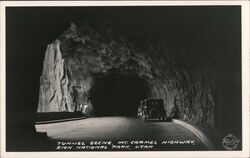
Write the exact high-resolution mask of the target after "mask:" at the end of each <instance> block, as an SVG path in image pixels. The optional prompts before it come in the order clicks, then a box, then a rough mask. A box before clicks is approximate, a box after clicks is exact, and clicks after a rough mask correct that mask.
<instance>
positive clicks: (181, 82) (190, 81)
mask: <svg viewBox="0 0 250 158" xmlns="http://www.w3.org/2000/svg"><path fill="white" fill-rule="evenodd" d="M181 56H182V55H180V54H178V53H175V52H171V51H170V50H168V48H167V47H166V46H165V45H164V44H159V43H154V42H145V44H144V48H143V49H140V48H139V47H137V46H136V45H135V44H134V43H133V44H132V43H131V42H130V40H129V39H128V38H126V37H125V36H123V35H122V33H120V32H118V31H116V29H115V28H114V27H113V26H112V25H109V24H100V23H82V24H80V25H79V26H76V25H75V24H73V23H72V24H71V26H70V27H69V29H68V30H66V31H65V32H64V33H63V34H62V35H61V36H59V37H58V38H57V39H56V40H55V41H54V42H53V43H52V44H50V45H48V47H47V50H46V53H45V59H44V65H43V72H42V75H41V77H40V93H39V105H38V110H37V111H38V112H60V111H69V112H73V111H79V110H80V105H83V104H88V105H89V107H90V113H91V111H92V110H93V109H95V106H94V105H92V103H91V99H90V90H91V88H92V87H93V85H94V84H95V81H96V79H97V78H102V77H104V76H109V75H112V74H113V72H119V73H120V74H122V75H124V76H126V75H127V76H136V77H138V78H140V79H142V80H144V81H145V82H146V83H147V86H148V89H149V91H148V92H147V96H148V98H162V99H164V104H165V110H166V112H167V115H168V116H171V117H177V118H180V119H182V120H186V121H188V122H191V123H193V124H195V125H198V126H202V127H206V128H212V127H214V124H215V105H216V104H215V99H214V98H215V96H214V95H215V87H214V83H213V80H212V79H211V78H210V77H209V74H208V73H206V71H205V70H204V69H202V68H200V67H199V65H196V64H195V63H191V62H192V61H188V60H183V58H182V57H181ZM190 63H191V64H190Z"/></svg>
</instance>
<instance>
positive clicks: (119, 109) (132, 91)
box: [90, 74, 148, 116]
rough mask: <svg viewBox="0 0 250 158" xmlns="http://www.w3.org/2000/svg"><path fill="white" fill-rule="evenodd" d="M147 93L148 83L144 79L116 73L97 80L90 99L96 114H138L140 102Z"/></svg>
mask: <svg viewBox="0 0 250 158" xmlns="http://www.w3.org/2000/svg"><path fill="white" fill-rule="evenodd" d="M147 94H148V84H147V83H146V82H145V81H144V80H143V79H140V78H139V77H134V76H124V75H117V74H115V75H109V76H105V77H101V78H97V79H96V80H95V84H94V85H93V87H92V89H91V90H90V101H91V103H92V105H93V108H94V115H95V116H136V114H137V107H138V105H139V102H140V101H141V100H143V99H145V98H147Z"/></svg>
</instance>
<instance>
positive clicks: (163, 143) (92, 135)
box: [36, 116, 207, 151]
mask: <svg viewBox="0 0 250 158" xmlns="http://www.w3.org/2000/svg"><path fill="white" fill-rule="evenodd" d="M36 130H37V131H38V132H47V135H48V137H49V139H50V140H51V141H55V142H60V141H61V142H76V141H83V142H85V143H86V145H87V144H90V143H91V142H92V143H96V144H97V145H98V143H102V142H109V141H112V143H113V144H115V145H118V144H117V142H119V141H124V145H130V147H128V148H129V149H128V150H132V151H133V150H161V151H171V150H173V151H176V150H185V151H188V150H207V149H206V147H205V145H204V144H203V143H202V141H201V140H200V139H199V138H198V137H196V136H195V135H194V134H193V133H192V132H191V131H190V130H188V129H186V128H184V127H182V126H180V125H178V124H175V123H173V122H143V121H142V120H140V119H137V118H136V117H122V116H114V117H94V118H87V119H81V120H72V121H66V122H58V123H49V124H37V125H36ZM150 142H151V144H150ZM152 143H153V147H152V146H149V145H152ZM99 145H100V144H99ZM138 145H142V146H138ZM145 145H148V146H145ZM118 147H121V146H118ZM135 147H137V148H136V149H135ZM144 147H145V148H144ZM148 147H149V148H148ZM151 147H152V148H151ZM118 149H120V150H127V149H126V148H123V149H122V148H118ZM112 150H115V149H114V148H112Z"/></svg>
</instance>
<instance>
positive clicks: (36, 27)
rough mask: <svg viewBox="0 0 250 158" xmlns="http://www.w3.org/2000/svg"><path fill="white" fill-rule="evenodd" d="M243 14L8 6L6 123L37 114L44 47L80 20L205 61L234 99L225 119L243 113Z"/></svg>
mask: <svg viewBox="0 0 250 158" xmlns="http://www.w3.org/2000/svg"><path fill="white" fill-rule="evenodd" d="M240 11H241V10H240V7H239V6H227V7H225V6H217V7H215V6H210V7H206V6H202V7H192V6H189V7H82V8H81V7H71V8H70V7H68V8H62V7H46V8H42V7H30V8H23V7H21V8H20V7H16V8H7V11H6V19H7V20H6V28H7V30H6V31H7V32H6V33H7V45H6V46H7V52H6V53H7V54H6V58H7V59H6V60H7V76H6V77H7V119H8V118H9V119H10V118H12V116H13V115H14V113H15V114H17V113H18V114H17V115H20V113H34V111H36V107H37V104H38V90H39V77H40V75H41V72H42V62H43V57H44V54H45V50H46V46H47V44H49V43H51V42H52V41H53V40H55V39H56V38H57V37H58V36H59V35H60V34H61V33H62V32H63V31H64V30H66V29H67V28H68V27H69V25H70V22H76V21H81V20H105V21H109V22H111V23H114V24H117V25H119V26H123V27H124V28H128V30H129V31H128V36H129V37H130V38H133V39H134V40H136V41H139V42H143V41H144V40H145V38H148V37H151V38H152V39H156V40H158V39H164V40H166V41H168V45H169V47H170V48H178V47H179V46H182V47H184V48H185V49H186V52H187V54H186V55H187V56H188V57H189V58H192V59H196V60H198V61H199V62H207V64H208V65H209V71H210V73H211V75H212V76H213V77H214V78H215V80H216V83H217V85H218V87H220V88H221V89H220V90H221V91H222V92H224V91H225V92H227V93H228V94H225V95H226V96H224V97H227V98H230V97H231V96H234V98H233V99H231V100H230V99H229V100H226V101H225V102H226V103H227V102H233V103H235V105H234V106H231V107H230V106H228V110H229V112H228V114H225V115H230V112H233V111H237V112H238V113H240V111H241V106H240V105H237V104H240V103H241V102H240V100H239V99H241V89H240V85H241V18H240V17H241V12H240ZM230 89H231V93H230V92H228V90H230ZM236 106H237V107H236ZM230 109H231V110H230ZM10 116H11V117H10ZM15 119H16V118H13V120H14V121H15ZM7 121H8V120H7Z"/></svg>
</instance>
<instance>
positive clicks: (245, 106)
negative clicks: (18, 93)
mask: <svg viewBox="0 0 250 158" xmlns="http://www.w3.org/2000/svg"><path fill="white" fill-rule="evenodd" d="M173 5H175V6H182V5H185V6H190V5H192V6H194V5H202V6H204V5H241V7H242V121H243V122H242V127H243V128H242V129H243V135H242V140H243V144H242V147H243V150H242V151H164V152H162V151H157V152H154V151H152V152H85V151H84V152H5V142H6V140H5V138H6V137H5V134H6V133H5V105H6V104H5V92H6V87H5V83H6V81H5V74H6V72H5V39H6V38H5V37H6V34H5V7H7V6H18V7H22V6H173ZM0 16H1V19H0V23H1V27H0V31H1V38H0V39H1V43H0V49H1V60H0V61H1V65H0V72H1V73H0V74H1V81H0V83H1V84H0V88H1V96H0V101H1V157H2V158H17V157H23V158H27V157H37V158H54V157H83V156H84V157H102V158H107V157H141V158H142V157H143V158H144V157H145V158H147V157H249V110H250V109H249V96H250V94H249V66H250V65H249V50H250V49H249V1H32V2H31V1H0Z"/></svg>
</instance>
